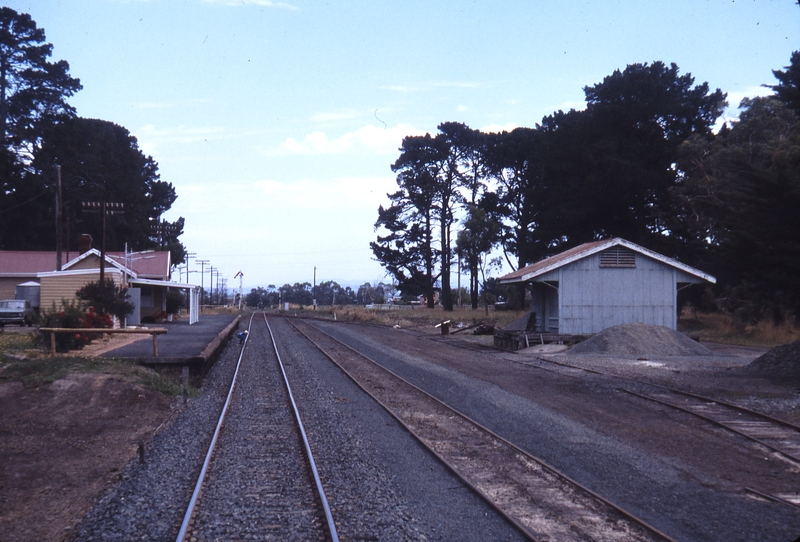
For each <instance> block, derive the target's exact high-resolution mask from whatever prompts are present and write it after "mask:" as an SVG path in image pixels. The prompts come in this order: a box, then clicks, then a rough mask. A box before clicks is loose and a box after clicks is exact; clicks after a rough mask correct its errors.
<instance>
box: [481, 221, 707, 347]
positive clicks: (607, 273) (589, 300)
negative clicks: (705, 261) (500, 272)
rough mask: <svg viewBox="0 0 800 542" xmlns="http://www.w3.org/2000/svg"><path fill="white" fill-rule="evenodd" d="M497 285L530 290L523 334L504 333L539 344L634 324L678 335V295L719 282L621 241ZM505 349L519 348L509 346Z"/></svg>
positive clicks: (559, 257)
mask: <svg viewBox="0 0 800 542" xmlns="http://www.w3.org/2000/svg"><path fill="white" fill-rule="evenodd" d="M498 282H500V283H501V284H518V283H525V284H527V285H528V287H529V288H530V292H531V313H530V315H528V316H527V318H528V320H526V322H525V329H524V330H516V329H509V326H507V327H506V328H504V330H503V332H504V333H505V335H507V336H514V337H517V339H516V340H517V341H519V337H520V336H524V337H525V340H528V341H529V340H530V338H529V336H530V335H535V336H536V338H537V339H539V338H540V339H541V340H544V337H545V335H549V336H550V337H559V336H560V337H562V338H563V337H564V336H574V335H593V334H595V333H599V332H601V331H603V330H604V329H607V328H609V327H612V326H616V325H619V324H632V323H640V324H647V325H655V326H664V327H667V328H669V329H673V330H674V329H677V325H678V291H679V290H681V289H682V288H685V287H687V286H690V285H692V284H698V283H705V282H709V283H714V282H716V279H715V278H714V277H712V276H711V275H708V274H706V273H703V272H702V271H700V270H698V269H695V268H693V267H690V266H688V265H685V264H683V263H681V262H679V261H677V260H674V259H672V258H668V257H667V256H664V255H662V254H658V253H657V252H653V251H652V250H648V249H646V248H644V247H642V246H639V245H637V244H635V243H631V242H630V241H626V240H625V239H621V238H618V237H617V238H613V239H604V240H601V241H593V242H591V243H585V244H583V245H579V246H577V247H575V248H572V249H570V250H567V251H565V252H562V253H560V254H556V255H555V256H551V257H550V258H547V259H544V260H542V261H539V262H537V263H535V264H532V265H529V266H527V267H523V268H522V269H519V270H517V271H514V272H513V273H509V274H507V275H504V276H502V277H500V279H499V281H498ZM519 325H521V324H519ZM513 340H514V339H513V337H512V338H511V339H509V341H510V342H513ZM496 342H497V341H496ZM498 346H501V345H498ZM525 346H526V344H517V346H516V348H524V347H525ZM506 348H509V349H516V348H513V347H512V346H511V345H510V344H509V345H508V346H506Z"/></svg>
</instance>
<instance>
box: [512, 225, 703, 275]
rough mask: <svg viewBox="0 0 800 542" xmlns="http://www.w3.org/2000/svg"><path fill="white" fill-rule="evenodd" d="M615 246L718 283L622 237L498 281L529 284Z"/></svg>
mask: <svg viewBox="0 0 800 542" xmlns="http://www.w3.org/2000/svg"><path fill="white" fill-rule="evenodd" d="M614 246H623V247H625V248H628V249H630V250H633V251H634V252H638V253H640V254H643V255H645V256H648V257H650V258H653V259H654V260H657V261H659V262H661V263H663V264H665V265H668V266H670V267H674V268H676V269H680V270H681V271H683V272H685V273H688V274H689V275H692V276H694V277H697V278H699V279H702V280H705V281H708V282H711V283H715V282H717V279H716V278H714V277H713V276H711V275H709V274H707V273H703V272H702V271H700V270H699V269H695V268H694V267H690V266H688V265H686V264H683V263H681V262H679V261H678V260H674V259H672V258H668V257H667V256H664V255H663V254H659V253H658V252H653V251H652V250H650V249H647V248H644V247H642V246H639V245H637V244H636V243H631V242H630V241H627V240H625V239H622V238H621V237H614V238H611V239H602V240H599V241H592V242H589V243H584V244H582V245H578V246H576V247H574V248H571V249H569V250H565V251H564V252H561V253H559V254H556V255H554V256H550V257H549V258H545V259H544V260H540V261H538V262H536V263H534V264H531V265H528V266H526V267H523V268H522V269H517V270H516V271H513V272H511V273H508V274H507V275H503V276H502V277H500V278H499V279H498V281H499V282H501V283H506V284H508V283H515V282H528V281H531V280H534V279H536V278H537V277H540V276H542V275H544V274H546V273H549V272H550V271H553V270H554V269H558V268H560V267H563V266H565V265H567V264H570V263H572V262H574V261H577V260H580V259H583V258H586V257H588V256H591V255H592V254H596V253H598V252H602V251H603V250H606V249H608V248H611V247H614Z"/></svg>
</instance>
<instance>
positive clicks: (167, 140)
mask: <svg viewBox="0 0 800 542" xmlns="http://www.w3.org/2000/svg"><path fill="white" fill-rule="evenodd" d="M255 133H257V132H255V131H252V130H251V131H245V130H238V131H232V130H228V129H225V128H222V127H219V126H198V127H187V126H184V125H179V126H174V127H171V128H157V127H156V126H154V125H152V124H146V125H144V126H142V127H141V128H138V129H137V131H136V134H135V135H136V139H137V140H138V141H139V147H140V148H141V149H142V152H144V153H145V154H149V155H155V154H156V150H157V149H159V148H160V147H161V146H163V145H186V144H192V143H199V142H207V141H223V140H230V139H238V138H242V137H247V136H251V135H254V134H255Z"/></svg>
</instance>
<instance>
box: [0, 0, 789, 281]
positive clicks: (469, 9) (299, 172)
mask: <svg viewBox="0 0 800 542" xmlns="http://www.w3.org/2000/svg"><path fill="white" fill-rule="evenodd" d="M4 5H6V6H8V7H11V8H12V9H15V10H16V11H19V12H25V13H29V14H30V15H31V17H32V18H33V20H34V21H36V23H37V25H38V26H39V27H40V28H43V29H44V31H45V33H46V36H47V41H48V42H49V43H51V44H52V45H53V55H52V57H51V61H55V60H66V61H67V62H68V63H69V65H70V74H71V75H72V76H73V77H77V78H79V79H80V81H81V83H82V84H83V90H81V91H80V92H78V93H77V94H76V95H75V96H73V97H72V98H70V100H69V101H70V103H71V104H72V105H73V106H74V107H75V108H76V110H77V113H78V115H80V116H81V117H86V118H98V119H103V120H107V121H111V122H114V123H116V124H119V125H121V126H124V127H125V128H127V129H128V130H129V131H130V132H131V133H132V134H133V135H134V136H135V137H136V138H137V139H138V142H139V146H140V148H141V149H142V151H143V152H144V153H145V154H147V155H150V156H152V157H153V159H154V160H155V161H156V162H157V163H158V165H159V172H160V175H161V179H162V180H163V181H166V182H169V183H172V185H173V186H174V187H175V190H176V192H177V194H178V199H177V200H176V202H175V203H174V204H173V206H172V208H171V209H170V210H169V211H168V213H167V214H165V215H164V217H163V218H165V219H167V220H171V221H174V220H176V219H178V217H184V218H185V219H186V226H185V233H184V235H182V236H181V238H180V239H181V241H182V242H183V243H184V245H185V246H186V247H187V250H188V251H189V252H191V253H194V254H196V258H197V260H204V261H208V262H209V263H207V264H204V266H203V268H204V270H205V274H204V275H203V281H204V284H205V285H206V287H208V281H209V279H210V275H209V273H208V268H209V266H212V267H214V268H215V269H218V270H219V272H220V273H221V275H222V277H223V278H225V279H226V280H227V285H228V287H229V288H238V286H239V279H234V276H235V275H236V274H237V272H239V271H241V272H242V274H243V279H242V280H243V285H244V288H245V292H248V291H249V289H250V288H254V287H256V286H262V287H267V286H268V285H271V284H272V285H276V286H281V285H283V284H286V283H289V284H294V283H296V282H309V283H312V282H313V281H314V277H315V275H314V274H315V268H316V282H317V284H319V283H320V282H323V281H328V280H334V281H336V282H338V283H340V284H341V285H343V286H344V285H349V286H354V287H355V286H357V285H359V284H363V283H364V282H369V283H376V282H381V281H383V282H390V281H391V279H390V277H387V276H386V275H385V272H384V270H383V269H382V268H381V266H380V265H379V264H378V262H376V261H375V260H374V258H373V256H372V253H371V251H370V248H369V243H370V242H371V241H374V240H375V239H376V235H377V234H376V232H375V231H374V229H373V226H374V223H375V220H376V219H377V209H378V206H379V205H382V204H383V205H386V204H387V203H388V198H387V197H386V194H387V193H391V192H394V191H396V189H397V185H396V182H395V176H394V174H393V173H392V171H391V164H392V163H393V162H394V161H395V160H396V159H397V158H398V156H399V151H398V148H399V147H400V145H401V142H402V139H403V137H405V136H408V135H421V134H424V133H427V132H429V133H431V134H435V133H436V127H437V126H438V125H439V124H440V123H442V122H448V121H455V122H463V123H465V124H467V125H468V126H470V127H471V128H476V129H481V130H483V131H502V130H511V129H513V128H515V127H518V126H526V127H533V126H535V125H536V123H538V122H540V121H541V119H542V118H543V117H544V116H547V115H550V114H552V113H553V112H555V111H558V110H564V111H566V110H568V109H570V108H575V109H582V108H583V107H584V93H583V88H584V87H586V86H592V85H595V84H597V83H600V82H601V81H602V80H603V78H604V77H606V76H608V75H610V74H612V73H613V72H614V71H615V70H624V69H625V67H626V66H627V65H629V64H635V63H645V62H647V63H652V62H654V61H659V60H660V61H663V62H665V63H667V64H669V63H672V62H674V63H675V64H677V65H678V67H679V68H680V73H681V74H685V73H691V74H692V76H693V77H694V78H695V84H700V83H703V82H708V84H709V86H710V87H711V89H712V90H714V89H717V88H719V89H721V90H722V91H723V92H726V93H727V94H728V102H729V103H730V105H731V107H730V108H729V110H728V111H727V112H726V117H727V118H735V116H736V114H737V106H738V104H739V102H740V101H741V99H742V98H743V97H754V96H757V95H764V94H769V93H770V91H769V90H768V89H765V88H763V87H762V85H764V84H774V83H775V82H776V80H775V78H774V76H773V74H772V70H775V69H782V68H783V67H785V66H787V65H788V64H789V60H790V57H791V53H792V51H795V50H798V49H800V6H798V4H797V2H796V0H617V1H615V0H604V1H597V0H590V1H587V0H494V1H493V0H484V1H481V0H476V1H468V0H462V1H451V0H445V1H439V0H402V1H389V0H340V1H330V2H329V1H321V0H288V1H286V2H282V1H268V0H149V1H144V0H141V1H140V0H69V1H68V2H65V1H63V0H36V1H33V0H26V1H17V0H10V1H8V0H6V1H4ZM189 263H190V265H189V270H190V273H189V275H188V281H189V282H191V283H194V284H200V283H201V275H200V272H199V271H200V269H201V266H200V264H199V263H196V261H195V259H192V260H190V262H189ZM503 271H504V272H508V271H510V269H505V270H503ZM185 272H186V271H185V270H184V271H183V273H185ZM183 281H184V282H185V281H186V274H184V275H183ZM464 282H466V280H465V281H464ZM453 284H456V279H455V278H453Z"/></svg>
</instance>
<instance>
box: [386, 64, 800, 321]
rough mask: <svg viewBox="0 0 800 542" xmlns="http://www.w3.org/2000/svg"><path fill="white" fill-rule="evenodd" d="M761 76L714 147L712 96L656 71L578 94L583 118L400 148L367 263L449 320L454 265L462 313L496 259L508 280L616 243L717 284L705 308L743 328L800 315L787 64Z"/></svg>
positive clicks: (797, 172)
mask: <svg viewBox="0 0 800 542" xmlns="http://www.w3.org/2000/svg"><path fill="white" fill-rule="evenodd" d="M774 74H775V77H776V78H777V79H778V81H779V83H778V84H777V85H774V86H770V87H769V88H771V89H773V90H774V92H775V95H774V96H773V97H770V98H755V99H746V100H744V101H743V102H742V104H741V111H742V112H741V116H740V119H739V120H737V121H735V122H733V123H732V124H731V125H730V126H724V127H723V128H722V129H721V130H719V132H718V133H714V131H713V130H712V128H713V127H714V125H715V123H716V122H717V120H718V118H719V116H720V115H721V113H722V111H723V109H724V107H725V106H726V105H727V104H726V102H725V94H724V93H723V92H722V91H720V90H719V89H717V90H714V91H711V89H710V88H709V86H708V84H707V83H702V84H698V85H695V82H694V79H693V78H692V76H691V75H690V74H683V75H682V74H680V72H679V70H678V67H677V66H676V65H675V64H670V65H666V64H664V63H662V62H653V63H652V64H633V65H630V66H628V67H627V68H626V69H625V70H622V71H619V70H618V71H615V72H614V73H613V74H612V75H610V76H608V77H606V78H604V79H603V81H602V82H601V83H599V84H596V85H594V86H588V87H586V88H585V89H584V93H585V95H586V108H585V109H583V110H580V111H578V110H574V109H573V110H570V111H568V112H563V111H557V112H555V113H553V114H552V115H549V116H547V117H545V118H543V119H542V122H541V123H540V124H537V125H536V126H535V128H517V129H516V130H513V131H511V132H502V133H493V134H484V133H481V132H479V131H477V130H472V129H470V128H468V127H466V126H464V125H463V124H457V123H444V124H441V125H440V126H439V132H438V133H437V134H436V135H433V136H432V135H430V134H427V135H425V136H410V137H407V138H405V140H404V141H403V146H402V147H401V149H400V158H398V160H397V162H395V164H394V165H393V166H392V169H393V170H394V171H395V172H396V173H397V174H398V175H397V184H398V188H399V190H398V191H397V192H396V193H394V194H389V199H390V202H391V205H390V206H389V207H387V208H383V207H381V208H379V210H378V220H377V221H376V223H375V229H376V231H377V232H378V237H377V240H376V241H375V242H373V243H371V248H372V251H373V254H374V255H375V257H376V259H377V260H378V261H379V262H381V264H382V265H383V266H384V267H385V268H386V270H387V271H388V273H389V274H391V275H392V276H393V277H394V278H395V279H396V280H397V283H398V287H399V289H400V290H401V292H402V293H403V294H406V295H408V294H411V295H420V294H424V295H426V297H427V298H428V299H429V300H430V299H432V297H433V296H432V295H431V293H432V292H434V291H436V290H438V291H440V293H441V298H442V299H443V300H444V301H443V306H444V307H445V309H447V308H450V307H449V306H448V302H447V300H448V299H451V297H452V296H451V295H450V285H449V276H450V273H451V272H452V267H453V261H452V255H453V254H457V255H459V256H460V257H461V259H462V261H463V262H464V264H465V265H464V268H466V269H467V270H468V271H469V273H470V276H471V281H470V290H471V293H472V303H473V307H475V306H476V305H477V303H476V300H477V294H478V289H479V282H478V281H477V276H478V274H479V271H482V270H483V269H485V267H486V266H487V265H489V264H490V261H489V260H488V254H489V253H490V252H491V251H492V250H493V249H495V248H500V249H501V250H502V252H503V254H504V257H505V259H506V260H507V262H508V263H509V264H510V265H511V266H512V268H515V269H516V268H520V267H523V266H525V265H528V264H530V263H533V262H535V261H538V260H540V259H542V258H545V257H547V256H550V255H552V254H555V253H558V252H561V251H563V250H566V249H568V248H571V247H573V246H576V245H578V244H581V243H585V242H588V241H592V240H595V239H601V238H607V237H623V238H626V239H629V240H631V241H633V242H635V243H638V244H641V245H644V246H646V247H648V248H650V249H653V250H656V251H658V252H661V253H663V254H666V255H668V256H671V257H674V258H677V259H679V260H681V261H684V262H686V263H688V264H690V265H695V266H697V267H700V268H703V269H707V270H708V271H710V272H712V273H715V274H717V275H718V277H719V279H720V280H719V284H718V289H717V291H716V293H717V296H718V297H719V298H720V299H721V301H722V302H723V305H724V306H725V307H726V308H729V309H731V310H735V311H736V312H737V314H739V315H740V316H741V317H742V318H745V319H752V318H758V317H763V316H764V315H766V314H769V315H771V316H773V317H774V318H777V319H780V318H782V317H783V316H784V315H785V314H786V313H787V312H791V313H794V314H798V313H799V312H800V293H798V292H800V279H798V275H797V273H796V270H797V269H798V267H800V237H798V235H800V222H798V220H800V218H798V217H799V216H800V215H798V214H797V212H796V209H798V208H800V119H799V117H798V115H800V52H795V53H794V54H793V55H792V57H791V65H790V66H787V67H786V68H785V69H784V70H776V71H775V72H774ZM459 220H460V228H459V230H458V231H457V232H456V235H455V236H452V235H451V231H450V230H451V228H452V227H453V226H454V225H456V224H458V223H459ZM453 239H456V242H455V243H453V242H452V240H453ZM481 278H482V279H483V282H484V284H485V282H486V279H485V277H481ZM506 293H507V294H508V292H506ZM515 297H516V299H521V297H520V296H518V295H516V296H515V295H511V298H512V299H514V298H515ZM429 306H430V305H429Z"/></svg>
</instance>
